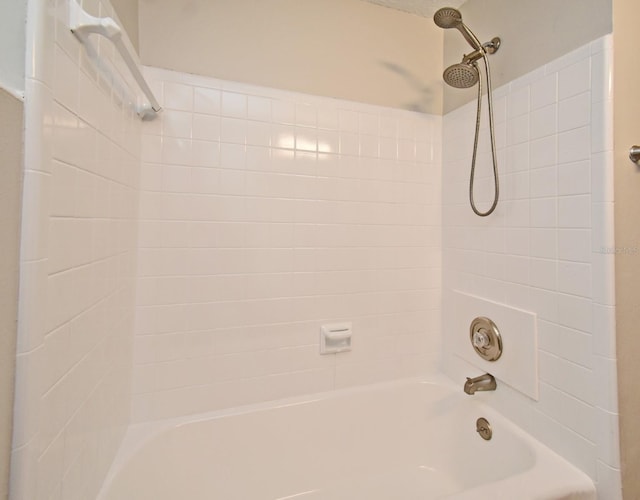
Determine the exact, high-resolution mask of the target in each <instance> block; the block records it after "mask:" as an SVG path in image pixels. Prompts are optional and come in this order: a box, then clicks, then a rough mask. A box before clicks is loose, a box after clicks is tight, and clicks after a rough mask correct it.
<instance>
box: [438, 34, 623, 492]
mask: <svg viewBox="0 0 640 500" xmlns="http://www.w3.org/2000/svg"><path fill="white" fill-rule="evenodd" d="M611 60H612V58H611V37H610V36H607V37H604V38H603V39H600V40H597V41H595V42H593V43H592V44H590V45H588V46H586V47H583V48H581V49H579V50H577V51H575V52H572V53H570V54H568V55H567V56H565V57H563V58H560V59H558V60H556V61H553V62H552V63H550V64H548V65H546V66H545V67H543V68H540V69H538V70H536V71H534V72H532V73H531V74H529V75H526V76H524V77H522V78H520V79H518V80H517V81H514V82H512V83H511V84H509V85H507V86H505V87H502V88H500V89H497V90H496V91H495V96H496V123H497V124H498V126H497V133H498V137H497V141H496V142H497V144H498V145H499V149H500V151H499V162H500V163H499V168H500V181H501V193H502V196H501V200H500V203H499V205H498V208H497V210H496V212H495V213H494V214H493V215H491V216H489V217H487V218H486V219H480V218H478V217H475V216H474V215H473V214H472V212H471V209H470V207H469V206H468V200H467V192H468V171H469V165H470V157H471V151H472V142H471V141H472V140H473V126H474V123H475V104H473V103H471V104H469V105H467V106H465V107H463V108H461V109H458V110H456V111H453V112H451V113H449V114H448V115H446V116H445V117H444V124H443V152H444V164H443V221H444V224H443V286H444V287H445V289H458V290H460V291H463V292H467V293H472V294H476V295H479V296H481V297H484V298H487V299H490V300H494V301H498V302H502V303H504V304H507V305H510V306H514V307H519V308H522V309H524V310H527V311H531V312H534V313H535V314H537V316H538V337H539V339H538V349H539V353H538V354H539V373H540V400H539V401H538V402H535V401H533V400H531V399H529V398H527V397H526V396H524V395H522V394H520V393H518V392H517V391H515V390H513V389H511V388H509V387H508V386H506V385H504V384H501V385H500V386H499V388H498V390H497V391H496V392H495V393H491V394H489V395H488V397H487V398H486V401H487V402H488V403H489V404H493V405H495V406H496V407H498V408H499V409H500V410H501V411H503V412H504V413H505V414H507V416H509V417H510V418H512V419H513V420H514V421H515V422H516V423H517V424H519V425H521V426H522V427H524V428H525V429H527V430H528V431H530V432H531V433H532V434H533V435H534V436H536V437H538V438H539V439H540V440H542V441H543V442H544V443H545V444H547V445H548V446H549V447H551V448H553V449H555V450H556V451H558V452H559V453H560V454H562V455H564V456H565V457H567V458H568V459H569V460H571V461H572V462H573V463H575V464H576V465H578V466H579V467H580V468H582V469H583V470H584V471H585V472H587V473H588V474H589V475H590V476H591V477H592V478H593V479H594V480H595V481H596V482H597V486H598V491H599V495H600V498H606V499H608V500H609V499H616V498H621V493H620V481H619V467H620V464H619V452H618V440H617V433H618V431H617V425H618V424H617V401H616V397H615V396H616V389H615V364H616V361H615V357H616V355H615V321H614V316H613V305H614V294H613V276H614V275H613V255H612V253H615V249H614V242H613V235H612V229H613V218H612V213H611V209H612V202H613V195H612V192H611V184H612V178H613V163H612V158H611V149H612V142H611V134H612V131H611V127H610V126H609V125H610V121H607V120H606V119H603V118H602V117H609V116H610V115H611V107H612V104H611V93H610V89H609V86H608V85H609V84H608V82H609V81H610V79H609V76H610V74H611ZM505 108H506V113H505V112H504V110H505ZM505 116H506V118H505ZM501 124H502V125H504V124H506V126H501ZM484 132H485V134H486V130H485V131H484ZM485 137H486V135H485ZM485 152H486V147H485ZM482 158H483V160H484V162H483V163H482V164H481V165H480V166H479V167H478V168H479V172H478V183H477V195H476V199H477V200H490V199H491V197H492V195H493V191H492V185H491V182H490V180H491V178H490V163H489V160H490V156H489V155H487V154H485V155H484V156H483V157H482ZM449 296H450V294H446V295H445V297H449ZM454 306H455V304H454ZM446 310H447V309H446V308H445V311H446ZM448 323H449V320H448V318H447V317H445V318H443V334H444V337H445V358H444V370H445V372H447V373H448V374H449V375H450V376H452V377H453V378H454V379H456V380H460V381H464V377H465V376H469V375H475V374H476V373H475V372H474V371H473V368H471V367H470V365H467V364H465V363H464V362H463V361H462V360H461V359H460V358H458V357H457V356H456V354H455V352H452V351H451V348H450V346H451V344H450V343H447V342H446V339H447V338H449V337H450V336H451V335H453V332H450V331H448V328H447V325H448ZM507 352H508V346H506V348H505V355H506V353H507ZM470 370H472V371H470ZM461 383H462V382H461Z"/></svg>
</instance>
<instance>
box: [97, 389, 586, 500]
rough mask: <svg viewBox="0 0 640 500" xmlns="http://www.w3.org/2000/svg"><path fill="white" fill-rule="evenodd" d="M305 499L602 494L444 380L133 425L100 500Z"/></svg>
mask: <svg viewBox="0 0 640 500" xmlns="http://www.w3.org/2000/svg"><path fill="white" fill-rule="evenodd" d="M498 390H500V387H499V386H498ZM478 417H485V418H487V419H488V420H489V422H490V423H491V426H492V428H493V438H492V439H491V440H490V441H485V440H483V439H481V437H480V436H479V435H478V434H477V433H476V425H475V422H476V419H477V418H478ZM294 498H295V499H296V500H312V499H313V500H319V499H322V500H338V499H340V500H409V499H416V500H417V499H420V500H430V499H438V498H448V499H456V500H463V499H465V500H470V499H475V500H494V499H505V500H515V499H517V500H528V499H536V500H542V499H549V500H551V499H558V500H559V499H567V500H569V499H571V500H592V499H595V498H596V494H595V488H594V485H593V483H592V482H591V481H590V479H589V478H588V477H587V476H586V475H585V474H583V473H582V472H580V471H579V470H577V469H576V468H575V467H573V466H572V465H570V464H569V463H568V462H566V461H565V460H563V459H562V458H560V457H559V456H558V455H556V454H554V453H553V452H551V451H550V450H549V449H548V448H546V447H544V446H542V445H541V444H540V443H538V442H537V441H535V440H534V439H532V438H531V437H530V436H528V435H527V434H526V433H524V432H523V431H522V430H520V429H519V428H517V427H516V426H514V425H513V424H511V423H510V422H509V421H508V420H506V419H505V418H503V417H501V416H500V414H498V413H496V412H495V411H492V410H491V409H490V408H488V407H487V406H485V405H483V404H482V403H480V402H479V400H478V398H475V397H473V396H467V395H465V394H464V393H463V392H462V388H461V387H453V386H452V385H451V384H450V383H449V382H447V381H446V380H445V379H440V378H437V379H436V378H434V379H430V380H429V381H426V380H421V381H416V380H412V381H402V382H395V383H389V384H380V385H376V386H368V387H365V388H360V389H357V390H354V389H349V390H343V391H338V392H334V393H328V394H321V395H314V396H310V397H305V398H296V399H289V400H286V401H277V402H273V403H268V404H262V405H256V406H252V407H245V408H240V409H235V410H232V411H222V412H215V413H210V414H206V415H198V416H195V417H188V418H182V419H176V420H171V421H166V422H154V423H150V424H140V425H135V426H132V427H131V428H130V429H129V432H128V434H127V436H126V437H125V439H124V442H123V445H122V447H121V449H120V451H119V453H118V456H117V457H116V460H115V461H114V464H113V466H112V469H111V471H110V472H109V475H108V477H107V479H106V481H105V485H104V487H103V491H102V492H101V494H100V495H99V497H98V500H176V499H185V500H187V499H188V500H214V499H220V500H235V499H237V500H254V499H255V500H267V499H268V500H275V499H294Z"/></svg>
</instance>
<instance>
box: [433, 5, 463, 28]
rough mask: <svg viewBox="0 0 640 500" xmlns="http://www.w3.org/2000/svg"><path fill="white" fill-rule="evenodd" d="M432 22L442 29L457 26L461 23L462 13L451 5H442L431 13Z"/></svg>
mask: <svg viewBox="0 0 640 500" xmlns="http://www.w3.org/2000/svg"><path fill="white" fill-rule="evenodd" d="M433 22H434V23H436V25H437V26H438V27H440V28H443V29H449V28H457V27H458V26H459V25H460V23H462V14H460V11H459V10H458V9H454V8H453V7H443V8H442V9H439V10H438V11H436V13H435V14H434V15H433Z"/></svg>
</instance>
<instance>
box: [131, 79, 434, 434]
mask: <svg viewBox="0 0 640 500" xmlns="http://www.w3.org/2000/svg"><path fill="white" fill-rule="evenodd" d="M147 76H148V78H149V80H150V82H151V84H152V86H153V88H154V89H155V91H156V94H157V95H158V96H160V98H161V101H162V102H163V104H164V107H165V111H164V112H163V113H162V115H161V117H160V120H157V121H156V122H151V123H148V124H145V125H144V127H143V134H144V135H143V148H142V149H143V153H142V158H143V167H142V181H141V189H142V191H141V197H140V230H139V235H140V239H139V247H140V248H139V259H138V261H139V267H138V287H137V301H138V309H137V321H136V336H135V363H134V396H133V397H134V404H133V419H134V421H141V420H150V419H159V418H163V417H168V416H173V415H180V414H188V413H194V412H199V411H205V410H212V409H216V408H223V407H229V406H234V405H238V404H246V403H253V402H256V401H260V400H265V399H273V398H278V397H285V396H290V395H294V394H300V393H309V392H314V391H321V390H329V389H332V388H338V387H343V386H347V385H354V384H361V383H368V382H374V381H379V380H387V379H391V378H395V377H403V376H409V375H414V374H419V373H424V372H427V371H429V370H433V369H435V366H436V357H437V356H439V350H440V349H439V347H438V346H439V338H438V336H437V335H433V336H431V341H428V340H429V338H430V337H429V335H428V334H427V332H429V331H431V332H437V331H439V310H440V286H441V280H440V218H441V210H440V182H441V181H440V127H441V126H440V123H441V118H440V117H437V116H426V115H420V114H416V113H409V112H403V111H399V110H391V109H384V108H379V107H374V106H368V105H361V104H355V103H352V102H345V101H338V100H333V99H326V98H318V97H313V96H308V95H301V94H293V93H290V92H281V91H275V90H272V89H266V88H259V87H250V86H246V85H241V84H237V83H232V82H222V81H216V80H213V79H207V78H202V77H195V76H192V75H185V74H180V73H174V72H170V71H164V70H159V69H153V68H148V71H147ZM340 320H347V321H352V322H353V328H354V338H353V351H352V352H348V353H341V354H338V355H329V356H320V354H319V345H318V344H319V329H320V325H321V324H323V323H325V322H335V321H340Z"/></svg>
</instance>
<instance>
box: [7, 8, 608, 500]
mask: <svg viewBox="0 0 640 500" xmlns="http://www.w3.org/2000/svg"><path fill="white" fill-rule="evenodd" d="M85 4H86V8H87V10H89V11H90V12H91V13H92V14H96V15H97V14H101V15H113V12H112V9H111V7H110V5H109V3H108V1H102V2H97V1H96V2H90V1H87V2H85ZM28 5H29V16H28V19H29V25H28V40H27V42H28V56H29V57H28V60H29V61H31V62H32V64H30V65H29V67H28V74H27V80H26V100H25V109H26V116H25V127H26V132H25V151H26V156H25V183H24V196H23V204H24V205H23V222H22V248H21V284H20V310H19V326H18V328H19V331H18V337H19V338H18V357H17V373H16V378H17V382H16V384H17V385H16V402H15V428H14V442H13V452H12V453H13V454H12V459H13V464H12V467H13V469H12V479H11V488H12V492H11V494H12V497H11V498H12V500H34V499H38V500H40V499H54V498H56V499H59V498H63V499H65V500H76V499H77V500H86V499H90V498H95V496H96V494H97V491H98V490H99V488H100V485H101V483H102V481H103V480H104V478H105V476H106V474H107V470H108V469H109V467H110V464H111V462H112V459H113V456H114V455H115V453H116V450H117V448H118V446H119V444H120V442H121V440H122V437H123V435H124V433H125V429H126V428H127V425H129V424H130V423H131V422H132V421H133V422H142V421H148V420H154V419H162V418H164V417H168V416H174V415H182V414H187V413H195V412H200V411H205V410H213V409H218V408H224V407H232V406H236V405H239V404H243V403H250V402H258V401H263V400H266V399H275V398H281V397H285V396H295V395H301V394H305V393H311V392H315V391H320V390H326V389H333V388H338V387H345V386H350V385H358V384H365V383H369V382H374V381H385V380H389V379H393V378H400V377H405V376H411V375H418V374H423V373H425V372H429V371H434V370H437V369H443V370H444V371H445V373H447V374H448V375H450V376H452V377H454V378H455V380H462V379H461V377H462V376H469V375H474V374H475V373H473V370H474V368H473V367H470V366H469V365H468V364H466V363H464V362H462V361H461V360H460V359H459V358H458V357H457V356H456V355H454V354H453V353H451V352H450V350H448V347H447V345H445V346H444V356H443V355H442V352H443V346H442V342H443V339H446V338H447V337H448V336H449V335H450V334H455V333H456V332H449V331H448V330H447V329H446V325H442V326H441V323H440V311H441V293H442V290H445V291H446V290H449V289H450V288H455V289H459V290H463V291H467V292H470V293H475V294H479V292H482V295H483V296H486V297H487V298H489V299H492V300H498V301H501V302H506V303H508V304H510V305H513V306H516V307H520V308H523V309H527V310H530V311H531V312H534V313H535V314H537V316H538V334H539V350H538V356H539V360H540V401H539V402H534V401H533V400H529V399H527V398H526V397H525V396H522V395H520V394H519V393H517V391H514V390H511V389H510V388H509V386H508V385H506V384H504V383H503V384H500V381H499V384H500V385H499V387H498V390H497V391H495V392H492V393H490V394H483V395H476V396H474V397H482V398H483V399H484V401H485V402H492V404H495V406H496V407H498V408H499V409H500V410H501V411H502V412H503V413H505V414H506V415H507V416H508V417H509V418H511V419H512V420H514V421H515V422H516V423H518V424H520V425H521V426H522V427H524V428H526V429H527V430H528V431H530V432H531V433H532V434H533V435H534V436H536V437H538V438H539V439H540V440H541V441H543V442H545V444H547V445H548V446H549V447H551V448H553V449H554V450H556V451H557V452H559V453H560V454H562V455H563V456H565V457H567V458H568V459H569V460H570V461H572V462H573V463H574V464H576V465H577V466H578V467H580V468H582V469H583V470H584V471H585V472H587V473H588V474H589V475H590V476H591V477H592V478H593V479H594V480H596V481H597V486H598V490H599V492H600V495H601V497H602V498H607V499H615V498H619V492H620V489H619V473H618V468H619V460H618V451H617V446H618V438H617V414H616V413H617V404H616V401H615V393H616V387H615V350H614V349H613V347H612V346H613V345H614V342H613V338H614V336H613V330H614V325H613V309H614V307H613V299H612V292H611V290H612V288H611V285H612V281H611V279H610V277H611V276H610V275H609V274H608V273H610V272H611V266H612V263H613V257H612V256H611V255H607V254H606V252H607V251H608V250H607V249H609V248H610V247H612V245H613V242H612V231H613V226H612V224H611V220H610V217H609V215H608V214H610V208H611V206H612V195H611V192H610V190H609V187H610V183H609V181H610V177H609V176H608V175H609V174H610V173H611V170H612V168H611V165H610V163H609V157H610V150H611V144H610V141H609V139H608V137H609V136H608V135H607V134H606V133H605V132H607V131H609V130H610V127H609V126H608V125H609V121H608V118H609V117H610V115H609V114H608V109H609V105H610V97H611V96H610V94H609V88H608V86H607V85H604V83H606V82H607V81H608V80H607V76H608V75H609V60H610V59H609V54H610V45H609V42H610V40H609V38H605V39H603V40H599V41H597V42H594V43H593V44H591V45H590V46H587V47H585V48H583V49H581V50H580V51H578V52H576V53H572V54H569V55H568V56H566V57H565V58H562V59H561V60H560V61H557V62H554V63H551V64H549V65H547V66H545V67H544V68H541V69H539V70H537V71H536V72H534V73H533V74H531V75H528V76H527V77H525V78H522V79H519V80H518V81H516V82H513V83H511V84H510V85H509V86H507V87H506V88H504V89H501V90H499V92H501V93H502V94H501V95H502V98H503V99H502V106H503V111H502V116H503V117H504V119H503V120H502V124H501V125H500V126H501V127H502V132H499V134H502V137H503V142H502V143H501V150H502V159H501V161H500V165H503V166H504V169H503V170H502V176H503V178H502V181H503V185H504V186H505V187H506V189H505V196H504V198H503V200H502V202H501V205H499V209H500V210H501V212H500V214H502V216H501V217H499V218H496V219H495V222H491V221H489V222H479V220H478V219H476V218H473V216H472V215H471V212H470V209H469V208H468V207H467V206H466V193H467V191H466V180H467V177H466V176H467V173H468V171H467V168H468V161H467V158H466V157H465V155H464V152H466V151H470V148H467V146H468V141H469V139H470V137H471V133H470V132H471V126H470V124H471V120H470V121H469V123H467V118H466V116H465V113H467V112H468V110H465V109H461V110H459V111H455V112H452V113H451V114H449V115H447V116H446V117H445V118H444V120H443V119H442V118H440V117H437V116H426V115H419V114H414V113H409V112H404V111H398V110H390V109H386V108H380V107H375V106H368V105H363V104H356V103H351V102H344V101H337V100H332V99H326V98H319V97H313V96H305V95H300V94H294V93H291V92H286V91H275V90H271V89H264V88H257V87H251V86H247V85H241V84H236V83H232V82H223V81H216V80H212V79H209V78H200V77H196V76H193V75H185V74H178V73H172V72H169V71H164V70H158V69H152V68H151V69H149V72H148V76H149V77H150V78H151V79H152V80H154V82H155V83H154V86H155V89H156V90H157V91H158V94H159V95H158V97H160V98H161V100H162V102H163V105H164V106H165V108H166V109H165V111H164V113H163V114H162V115H161V116H160V117H159V118H158V119H157V120H156V121H154V122H150V123H146V124H142V125H141V124H140V122H139V121H138V118H137V116H136V115H135V114H134V113H133V111H132V109H131V107H130V103H129V102H128V100H127V98H126V96H125V95H123V94H122V93H121V92H120V91H119V90H118V88H119V86H118V85H114V84H113V80H112V78H110V77H108V76H106V75H105V74H104V73H102V72H100V71H96V68H95V65H94V64H93V63H92V62H91V61H89V60H88V59H87V58H86V56H85V53H84V50H83V49H82V47H81V45H80V44H79V43H78V41H77V40H76V39H75V38H74V37H73V36H72V35H71V34H70V33H69V31H68V26H67V25H66V19H67V18H66V12H65V11H66V2H63V1H58V0H55V1H54V0H51V1H45V0H33V1H29V3H28ZM99 50H100V54H101V56H102V57H105V58H106V59H107V60H110V61H111V62H112V64H113V68H115V72H116V74H117V73H119V72H120V71H121V78H124V79H127V78H128V77H127V76H125V75H126V74H127V73H126V71H124V70H123V69H122V65H121V63H119V62H118V60H117V58H115V56H114V52H113V50H112V48H111V47H110V46H109V45H108V44H101V45H100V48H99ZM554 75H555V76H554ZM547 77H549V78H547ZM118 78H120V77H117V78H116V80H117V79H118ZM553 82H556V84H557V87H556V88H557V93H554V91H553V90H549V89H553V88H554V83H553ZM132 87H133V85H132ZM544 89H547V90H546V91H545V90H544ZM498 95H500V94H498ZM536 96H537V97H536ZM549 99H550V100H549ZM585 106H587V107H586V109H587V110H588V111H589V112H588V113H586V114H585ZM563 110H564V111H563ZM562 117H564V118H562ZM443 121H444V124H443V123H442V122H443ZM507 124H512V125H514V126H513V127H508V131H507V127H506V125H507ZM549 124H551V127H552V128H551V130H550V129H548V128H547V127H549V126H550V125H549ZM468 125H469V134H467V133H464V132H462V130H467V126H468ZM456 128H459V129H460V133H458V131H457V130H456ZM441 131H444V136H445V140H444V143H441V133H442V132H441ZM556 147H557V148H558V149H556ZM441 148H442V149H443V150H444V152H445V161H444V165H445V166H446V167H445V171H444V176H443V178H442V179H441V170H440V169H441V165H443V162H442V158H441V154H440V150H441ZM585 148H586V150H588V157H586V158H583V157H582V156H580V155H582V154H584V153H583V151H585ZM592 148H593V149H592ZM140 149H141V150H142V152H140ZM556 152H557V154H558V156H557V157H556V156H555V153H556ZM575 155H578V156H575ZM141 158H142V159H141ZM523 158H524V159H526V160H523ZM523 161H525V163H523ZM585 162H586V163H585ZM598 167H602V168H598ZM586 172H588V174H587V173H586ZM574 174H575V175H574ZM605 174H606V175H605ZM481 184H482V182H481V181H480V182H479V185H481ZM554 188H557V189H558V191H555V190H554ZM549 189H551V190H552V191H551V192H549V191H548V190H549ZM441 193H444V194H445V195H446V197H445V198H443V199H442V200H441ZM441 221H442V222H443V225H442V226H441ZM489 235H491V236H497V237H496V238H493V237H488V236H489ZM441 237H444V241H445V250H444V251H442V249H441V243H440V241H441ZM479 241H482V242H483V243H482V247H481V248H479V247H477V246H474V245H477V244H478V242H479ZM494 241H497V242H498V245H499V246H498V247H495V248H494V247H491V246H487V245H491V244H492V243H491V242H494ZM485 242H486V243H485ZM585 245H587V247H585ZM601 247H604V248H601ZM585 248H588V251H585ZM592 250H596V251H592ZM602 251H604V252H605V253H602ZM136 256H137V257H138V258H137V262H136ZM441 259H443V264H444V265H443V268H442V270H441ZM441 273H443V276H444V283H441ZM136 281H137V283H136ZM483 285H486V286H483ZM485 292H486V295H485ZM558 304H560V305H562V307H561V308H560V307H557V305H558ZM134 315H135V318H136V319H135V325H134ZM445 319H446V317H445ZM336 320H341V321H342V320H344V321H352V322H353V326H354V339H353V351H352V352H350V353H343V354H339V355H332V356H326V357H321V356H320V355H319V354H318V351H317V342H318V335H319V327H320V325H321V324H323V323H329V322H335V321H336ZM441 332H443V333H444V335H443V333H441ZM505 355H506V354H505ZM132 366H133V373H132V372H131V370H132ZM470 370H471V372H470ZM584 380H589V381H590V382H591V383H587V384H584ZM131 387H133V389H132V390H131ZM593 388H595V390H591V389H593ZM460 390H462V389H460ZM132 392H133V395H132ZM132 399H133V404H131V403H132ZM131 408H133V409H132V410H131ZM602 429H604V431H603V430H602Z"/></svg>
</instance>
